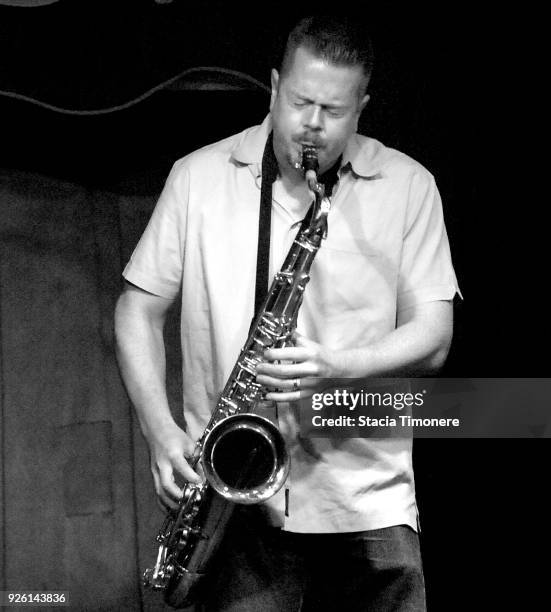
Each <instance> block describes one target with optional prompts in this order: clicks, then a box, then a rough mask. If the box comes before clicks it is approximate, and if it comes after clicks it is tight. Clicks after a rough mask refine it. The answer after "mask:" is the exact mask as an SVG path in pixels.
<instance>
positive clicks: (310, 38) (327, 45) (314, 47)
mask: <svg viewBox="0 0 551 612" xmlns="http://www.w3.org/2000/svg"><path fill="white" fill-rule="evenodd" d="M299 47H302V48H305V49H307V50H308V51H310V52H311V53H313V54H314V55H316V56H317V57H320V58H322V59H323V60H325V61H326V62H328V63H330V64H334V65H336V66H359V67H360V68H362V70H363V73H364V76H365V79H366V85H367V82H368V81H369V78H370V77H371V72H372V71H373V47H372V45H371V40H370V38H369V35H368V34H367V32H366V31H365V30H364V29H362V28H361V27H359V25H358V23H357V21H355V22H353V21H352V20H351V19H350V18H349V17H336V16H327V15H323V16H314V17H306V18H304V19H302V20H301V21H299V22H298V23H297V25H296V26H295V27H294V28H293V30H292V31H291V33H290V34H289V37H288V38H287V44H286V46H285V51H284V53H283V58H282V61H281V66H280V73H281V74H282V75H284V74H285V72H286V71H287V70H289V69H290V66H291V63H292V61H293V58H294V54H295V51H296V50H297V49H298V48H299Z"/></svg>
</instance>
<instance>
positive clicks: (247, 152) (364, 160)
mask: <svg viewBox="0 0 551 612" xmlns="http://www.w3.org/2000/svg"><path fill="white" fill-rule="evenodd" d="M271 129H272V119H271V115H269V114H268V115H267V116H266V117H265V119H264V121H263V122H262V123H261V124H260V125H256V126H254V127H252V128H250V129H248V130H246V131H245V132H244V133H243V136H242V138H241V139H240V140H239V142H238V143H237V145H236V146H235V148H234V150H233V152H232V158H233V159H235V160H236V161H237V162H239V163H241V164H247V165H251V164H258V165H259V166H260V164H261V163H262V156H263V154H264V147H265V146H266V140H267V139H268V134H269V133H270V131H271ZM386 157H387V154H386V147H385V146H384V145H382V144H381V143H380V142H379V141H377V140H375V139H373V138H366V137H365V136H360V135H358V134H354V135H353V136H351V137H350V139H349V141H348V143H347V145H346V147H345V150H344V153H343V164H342V167H343V168H346V167H347V166H350V167H351V168H352V171H353V172H354V174H356V175H357V176H360V177H362V178H376V177H377V175H380V174H381V168H382V165H383V163H384V161H385V159H386Z"/></svg>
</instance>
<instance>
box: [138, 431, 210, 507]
mask: <svg viewBox="0 0 551 612" xmlns="http://www.w3.org/2000/svg"><path fill="white" fill-rule="evenodd" d="M148 442H149V449H150V459H151V472H152V474H153V481H154V483H155V491H156V492H157V495H158V497H159V500H160V501H161V503H162V504H163V506H165V507H168V508H172V509H176V508H177V507H178V502H177V500H179V499H180V498H181V497H182V494H183V491H182V489H180V487H178V485H177V484H176V479H175V477H174V475H175V474H178V475H180V476H181V477H182V479H183V480H184V481H186V482H201V478H200V476H198V474H196V473H195V472H194V471H193V469H192V468H191V466H190V465H189V463H188V462H187V460H186V458H189V457H191V455H192V454H193V450H194V447H195V445H194V444H193V442H192V441H191V438H190V437H189V436H188V435H187V434H186V432H185V431H183V430H182V429H180V428H179V427H178V426H177V425H175V424H174V425H171V426H170V427H169V428H164V429H163V430H162V431H159V432H157V433H156V435H155V436H154V437H150V438H149V440H148Z"/></svg>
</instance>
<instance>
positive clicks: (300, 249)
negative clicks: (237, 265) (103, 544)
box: [143, 147, 330, 608]
mask: <svg viewBox="0 0 551 612" xmlns="http://www.w3.org/2000/svg"><path fill="white" fill-rule="evenodd" d="M299 165H300V166H301V167H302V169H303V170H304V172H305V178H306V180H307V182H308V186H309V188H310V190H311V191H312V192H313V193H314V195H315V200H314V203H313V207H312V214H311V215H309V219H308V221H306V220H305V222H303V224H302V226H301V228H300V229H299V231H298V233H297V236H296V238H295V240H294V242H293V244H292V246H291V248H290V250H289V252H288V253H287V256H286V258H285V261H284V263H283V266H282V268H281V270H280V271H279V272H278V273H277V274H276V275H275V278H274V280H273V282H272V285H271V287H270V290H269V291H268V295H267V297H266V299H265V301H264V303H263V305H262V307H261V308H260V310H259V313H258V315H257V316H256V319H255V321H254V322H253V324H252V326H251V330H250V332H249V336H248V338H247V340H246V342H245V345H244V347H243V349H242V350H241V352H240V354H239V357H238V359H237V362H236V364H235V366H234V368H233V370H232V372H231V374H230V376H229V378H228V381H227V383H226V385H225V387H224V389H223V391H222V394H221V396H220V399H219V400H218V403H217V405H216V407H215V409H214V411H213V413H212V416H211V419H210V421H209V423H208V425H207V427H206V429H205V430H204V432H203V434H202V435H201V437H200V438H199V440H198V441H197V443H196V445H195V449H194V454H193V457H192V458H191V459H190V460H189V463H190V465H191V467H193V468H194V469H195V468H198V467H200V468H201V470H199V471H200V472H201V471H202V472H203V475H204V480H203V482H202V483H199V484H193V483H187V484H186V485H185V486H184V491H183V496H182V499H181V500H180V502H179V506H178V508H177V509H176V510H170V511H169V512H168V514H167V515H166V517H165V520H164V523H163V525H162V527H161V529H160V531H159V534H158V536H157V541H158V543H159V550H158V555H157V560H156V563H155V566H154V567H153V568H150V569H147V570H146V571H145V572H144V577H143V583H144V586H146V587H149V588H152V589H157V590H162V591H164V598H165V601H166V603H168V604H169V605H170V606H172V607H175V608H181V607H185V606H189V605H191V604H193V603H195V602H197V601H199V600H200V599H201V597H202V594H203V592H204V589H205V587H206V585H207V576H208V571H209V569H210V567H211V566H212V563H213V560H214V559H215V556H216V555H215V553H216V551H217V549H218V547H219V545H220V543H221V540H222V537H223V534H224V529H225V526H226V524H227V522H228V520H229V519H230V517H231V514H232V511H233V509H234V505H235V504H236V503H239V504H257V503H261V502H263V501H266V500H267V499H269V498H270V497H272V496H273V495H274V494H275V493H277V491H278V490H279V489H280V488H281V487H282V485H283V483H284V482H285V479H286V478H287V474H288V472H289V465H290V461H289V456H288V453H287V450H286V447H285V443H284V440H283V437H282V436H281V433H280V432H279V430H278V428H277V427H276V426H275V425H274V424H273V423H272V422H271V421H270V420H269V419H267V418H265V417H263V416H260V415H259V414H255V408H256V406H257V404H258V403H259V402H260V401H261V399H262V390H261V386H260V385H259V384H258V383H257V382H256V367H257V365H258V364H259V363H260V362H261V361H263V354H264V351H265V350H266V349H267V348H280V347H284V346H287V345H289V344H291V343H292V334H293V332H294V330H295V327H296V320H297V315H298V311H299V308H300V306H301V303H302V296H303V293H304V290H305V287H306V285H307V283H308V281H309V279H310V276H309V271H310V267H311V265H312V263H313V261H314V258H315V256H316V253H317V251H318V249H319V247H320V245H321V242H322V240H323V238H325V236H326V234H327V214H328V212H329V208H330V202H329V199H328V198H325V195H324V186H323V185H321V184H320V183H318V182H317V177H316V172H317V154H316V149H315V148H314V147H303V153H302V161H301V162H300V164H297V167H298V166H299Z"/></svg>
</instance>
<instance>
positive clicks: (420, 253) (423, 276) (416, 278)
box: [397, 171, 461, 311]
mask: <svg viewBox="0 0 551 612" xmlns="http://www.w3.org/2000/svg"><path fill="white" fill-rule="evenodd" d="M456 293H457V294H459V296H461V292H460V291H459V286H458V283H457V279H456V276H455V272H454V269H453V265H452V259H451V254H450V245H449V242H448V236H447V233H446V227H445V225H444V215H443V211H442V201H441V199H440V194H439V193H438V189H437V187H436V184H435V181H434V178H433V177H432V175H431V174H430V173H428V172H426V171H424V172H416V173H415V174H414V175H413V178H412V183H411V188H410V199H409V203H408V210H407V214H406V224H405V233H404V239H403V245H402V254H401V260H400V272H399V278H398V304H397V306H398V311H400V310H403V309H405V308H410V307H412V306H415V305H417V304H422V303H424V302H433V301H437V300H451V299H453V297H454V296H455V294H456Z"/></svg>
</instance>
